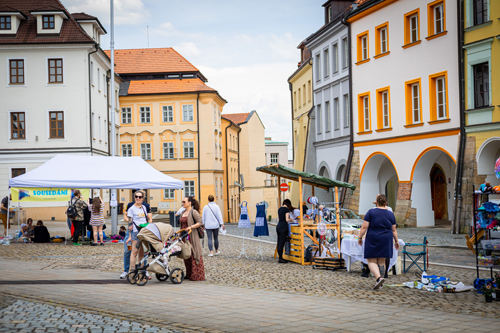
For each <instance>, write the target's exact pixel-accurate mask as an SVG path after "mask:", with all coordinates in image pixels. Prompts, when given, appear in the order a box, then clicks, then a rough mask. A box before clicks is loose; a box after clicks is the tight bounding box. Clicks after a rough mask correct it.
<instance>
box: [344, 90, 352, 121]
mask: <svg viewBox="0 0 500 333" xmlns="http://www.w3.org/2000/svg"><path fill="white" fill-rule="evenodd" d="M344 119H345V123H344V127H349V126H350V125H351V124H350V119H351V114H350V111H349V95H348V94H345V95H344Z"/></svg>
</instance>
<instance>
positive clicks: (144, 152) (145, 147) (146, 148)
mask: <svg viewBox="0 0 500 333" xmlns="http://www.w3.org/2000/svg"><path fill="white" fill-rule="evenodd" d="M141 158H142V159H143V160H150V159H151V144H150V143H141Z"/></svg>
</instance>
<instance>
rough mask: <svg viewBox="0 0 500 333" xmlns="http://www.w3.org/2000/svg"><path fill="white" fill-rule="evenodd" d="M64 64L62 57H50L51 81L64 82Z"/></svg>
mask: <svg viewBox="0 0 500 333" xmlns="http://www.w3.org/2000/svg"><path fill="white" fill-rule="evenodd" d="M62 64H63V60H62V59H49V83H62V82H63V67H62Z"/></svg>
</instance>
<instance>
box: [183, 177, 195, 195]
mask: <svg viewBox="0 0 500 333" xmlns="http://www.w3.org/2000/svg"><path fill="white" fill-rule="evenodd" d="M184 196H186V197H194V196H195V193H194V180H185V181H184Z"/></svg>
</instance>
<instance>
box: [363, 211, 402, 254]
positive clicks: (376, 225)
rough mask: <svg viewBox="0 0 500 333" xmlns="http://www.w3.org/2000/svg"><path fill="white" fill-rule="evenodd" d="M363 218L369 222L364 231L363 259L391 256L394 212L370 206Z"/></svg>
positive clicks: (394, 222)
mask: <svg viewBox="0 0 500 333" xmlns="http://www.w3.org/2000/svg"><path fill="white" fill-rule="evenodd" d="M364 220H365V221H367V222H369V223H370V225H369V226H368V230H367V231H366V239H365V259H370V258H392V249H393V245H392V238H393V233H392V225H394V224H396V218H395V217H394V214H393V213H392V212H391V211H389V210H386V209H381V208H372V209H370V210H369V211H368V213H366V215H365V218H364Z"/></svg>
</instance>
